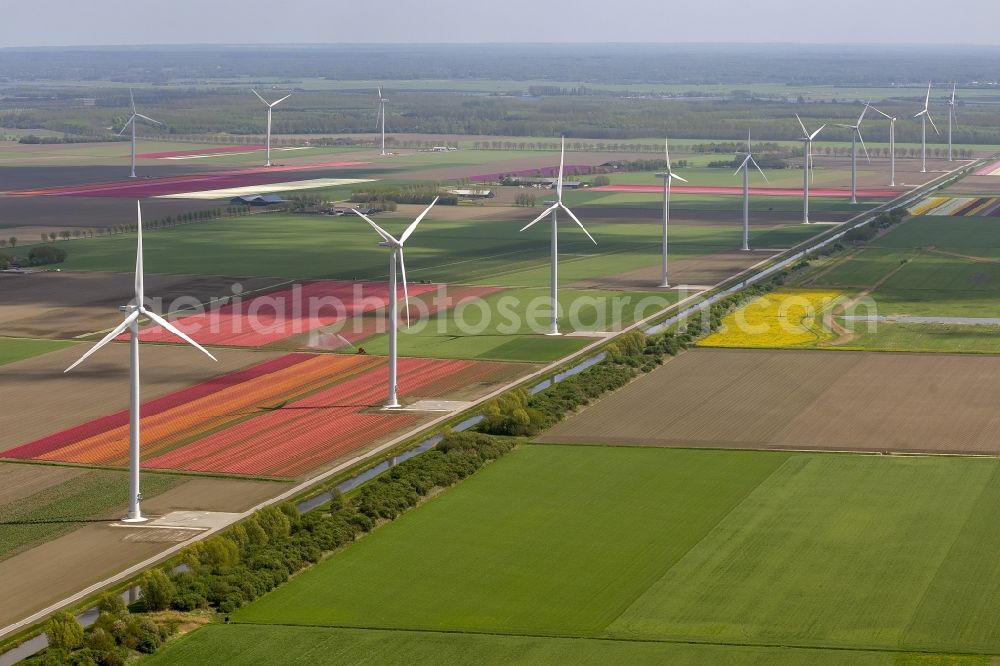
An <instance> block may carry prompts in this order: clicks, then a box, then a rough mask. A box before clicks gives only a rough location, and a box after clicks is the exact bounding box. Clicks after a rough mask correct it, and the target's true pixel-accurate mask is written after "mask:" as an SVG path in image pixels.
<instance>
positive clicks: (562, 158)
mask: <svg viewBox="0 0 1000 666" xmlns="http://www.w3.org/2000/svg"><path fill="white" fill-rule="evenodd" d="M565 161H566V137H563V139H562V150H561V152H560V153H559V179H558V180H557V181H556V200H555V201H554V202H553V203H552V205H551V206H549V207H548V208H546V209H545V210H544V211H542V214H541V215H539V216H538V217H536V218H535V219H533V220H532V221H531V222H528V223H527V224H526V225H524V226H523V227H521V231H524V230H525V229H528V228H530V227H532V226H533V225H535V224H536V223H537V222H540V221H542V220H544V219H545V218H546V217H548V215H549V214H550V213H552V212H554V211H557V210H559V209H562V210H563V211H565V213H566V214H567V215H569V216H570V218H572V220H573V221H574V222H576V225H577V226H578V227H580V229H582V230H583V233H585V234H587V238H589V239H590V242H592V243H593V244H594V245H597V241H596V240H594V237H593V236H591V235H590V232H589V231H587V228H586V227H585V226H583V222H581V221H580V219H579V218H578V217H577V216H576V215H575V214H574V213H573V211H571V210H570V209H569V208H567V207H566V204H564V203H563V200H562V185H563V165H564V163H565ZM667 168H668V169H669V168H670V167H669V162H668V167H667ZM678 177H679V176H678Z"/></svg>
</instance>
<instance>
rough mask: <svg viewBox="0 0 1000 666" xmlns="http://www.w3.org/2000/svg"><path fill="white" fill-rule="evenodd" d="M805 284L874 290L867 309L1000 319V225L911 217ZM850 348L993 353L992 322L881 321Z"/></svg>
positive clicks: (984, 220)
mask: <svg viewBox="0 0 1000 666" xmlns="http://www.w3.org/2000/svg"><path fill="white" fill-rule="evenodd" d="M802 284H803V285H808V286H809V287H812V288H837V289H842V290H844V291H846V292H847V293H849V294H850V293H858V292H860V291H862V290H866V291H870V293H868V298H866V302H865V306H864V309H865V312H864V314H871V315H873V314H878V315H911V316H925V317H1000V225H997V224H996V222H995V221H993V220H990V219H987V218H974V217H973V218H964V217H943V216H921V217H915V218H912V219H910V220H908V221H907V222H906V223H905V224H902V225H900V226H898V227H896V228H894V229H892V230H891V231H890V232H889V233H887V234H885V235H884V236H882V237H880V238H878V239H876V240H874V241H873V242H872V244H871V245H870V246H868V247H865V248H863V249H861V250H860V251H858V252H855V253H853V254H851V255H848V256H847V257H846V258H845V259H844V260H841V261H839V262H838V263H836V264H834V265H833V266H832V267H830V268H825V269H824V268H821V269H820V270H819V271H818V272H817V273H814V274H812V275H809V276H806V278H805V280H804V281H802ZM862 328H864V327H859V328H858V329H857V330H858V335H857V336H856V337H855V338H854V339H853V340H846V341H843V345H844V347H845V348H852V349H874V350H893V351H939V352H992V351H995V350H996V349H997V345H995V344H993V342H992V340H991V338H992V336H993V335H994V334H995V332H996V327H992V326H968V325H965V326H955V325H943V324H914V323H908V324H902V323H899V324H885V325H882V324H880V325H879V326H878V328H877V330H874V331H871V330H861V329H862Z"/></svg>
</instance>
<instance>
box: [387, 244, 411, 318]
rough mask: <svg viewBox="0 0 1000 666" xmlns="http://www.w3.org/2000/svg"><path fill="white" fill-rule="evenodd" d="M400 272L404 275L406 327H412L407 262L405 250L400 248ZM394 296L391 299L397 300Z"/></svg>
mask: <svg viewBox="0 0 1000 666" xmlns="http://www.w3.org/2000/svg"><path fill="white" fill-rule="evenodd" d="M399 272H400V273H402V274H403V309H404V310H405V311H406V327H407V328H409V327H410V292H409V291H408V290H407V288H406V261H404V260H403V248H402V247H400V248H399ZM395 297H396V294H393V295H392V296H391V297H390V298H395Z"/></svg>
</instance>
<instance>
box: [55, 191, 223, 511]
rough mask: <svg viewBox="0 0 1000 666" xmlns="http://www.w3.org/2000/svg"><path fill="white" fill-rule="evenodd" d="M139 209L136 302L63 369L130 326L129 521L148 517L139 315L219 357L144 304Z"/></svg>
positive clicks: (137, 204) (72, 366)
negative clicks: (142, 478)
mask: <svg viewBox="0 0 1000 666" xmlns="http://www.w3.org/2000/svg"><path fill="white" fill-rule="evenodd" d="M136 211H137V216H138V217H137V220H138V223H137V225H136V226H137V229H138V231H139V238H138V243H137V246H136V252H135V302H134V303H130V304H128V305H123V306H122V307H120V308H119V310H120V311H121V312H127V313H128V316H126V317H125V319H124V320H123V321H122V323H120V324H118V326H116V327H115V328H114V329H113V330H112V331H111V332H110V333H108V334H107V335H106V336H104V339H103V340H101V341H100V342H98V343H97V344H96V345H94V346H93V347H91V348H90V351H88V352H87V353H86V354H84V355H83V356H81V357H80V359H79V360H78V361H77V362H76V363H74V364H73V365H71V366H69V367H68V368H66V369H65V370H64V371H63V372H69V371H70V370H72V369H73V368H75V367H76V366H78V365H80V364H81V363H83V362H84V361H85V360H87V359H88V358H89V357H90V356H91V355H92V354H93V353H94V352H96V351H97V350H98V349H100V348H101V347H103V346H104V345H106V344H108V343H109V342H111V341H112V340H114V339H115V338H116V337H118V336H119V335H121V334H122V333H123V332H125V329H126V328H127V329H128V330H129V333H130V336H129V359H130V360H129V391H128V395H129V433H128V454H129V455H128V458H129V500H128V515H126V516H125V518H124V520H123V522H126V523H141V522H144V521H145V520H146V518H143V517H142V512H141V511H140V509H139V502H140V501H141V500H142V495H141V494H140V492H139V405H140V401H139V317H141V316H146V317H149V318H150V319H151V320H153V321H154V322H155V323H157V324H159V325H160V326H162V327H163V328H164V329H166V330H168V331H170V332H171V333H173V334H174V335H176V336H177V337H179V338H180V339H181V340H184V341H185V342H187V343H188V344H190V345H193V346H194V347H195V348H196V349H198V350H200V351H201V352H203V353H204V354H205V355H206V356H208V357H209V358H210V359H212V360H213V361H214V360H216V358H215V357H214V356H212V355H211V354H210V353H209V352H208V351H207V350H206V349H205V348H204V347H202V346H201V345H199V344H198V343H197V342H195V341H194V340H192V339H191V338H190V337H188V335H187V334H186V333H184V332H183V331H181V330H180V329H178V328H177V327H175V326H174V325H173V324H171V323H170V322H168V321H167V320H166V319H164V318H163V317H161V316H160V315H158V314H156V313H155V312H153V311H152V310H147V309H146V307H145V304H144V303H145V293H144V292H143V286H142V278H143V268H142V206H141V205H140V204H139V202H138V201H137V202H136Z"/></svg>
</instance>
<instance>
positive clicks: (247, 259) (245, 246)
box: [63, 211, 822, 286]
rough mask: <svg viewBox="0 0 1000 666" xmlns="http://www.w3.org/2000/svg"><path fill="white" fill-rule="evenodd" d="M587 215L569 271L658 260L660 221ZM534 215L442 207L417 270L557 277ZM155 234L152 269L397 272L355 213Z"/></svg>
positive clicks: (421, 245)
mask: <svg viewBox="0 0 1000 666" xmlns="http://www.w3.org/2000/svg"><path fill="white" fill-rule="evenodd" d="M578 214H579V216H580V217H581V219H582V220H583V221H584V223H585V224H587V225H588V228H589V229H590V231H591V233H592V234H593V236H594V238H596V239H597V242H598V245H596V246H595V245H593V244H592V243H591V242H590V241H589V240H588V239H587V238H586V236H584V235H583V234H582V233H580V232H578V231H577V232H574V231H573V229H571V228H570V227H569V226H564V227H563V229H564V233H562V234H561V235H560V253H561V258H562V259H563V260H565V261H569V262H571V263H572V264H573V266H571V267H570V268H567V271H566V273H565V275H564V277H565V279H567V280H573V279H580V278H583V277H587V278H593V277H595V271H596V273H597V275H596V276H601V275H613V274H616V273H621V272H624V271H628V270H631V269H634V268H637V267H641V266H643V265H647V264H648V265H655V263H656V261H657V257H658V256H659V255H658V250H659V230H658V227H657V226H656V225H655V224H648V223H634V224H633V223H606V222H596V223H591V222H590V221H588V220H587V214H586V212H585V211H580V212H579V213H578ZM530 215H531V212H526V214H525V216H524V219H517V220H477V221H462V220H459V221H448V220H440V219H438V220H435V219H433V214H432V215H431V216H430V217H429V218H428V219H427V220H426V221H425V222H424V223H423V224H422V225H421V227H420V228H419V229H418V231H417V233H415V234H414V235H413V238H412V239H411V240H410V242H409V243H408V244H407V247H406V260H407V275H408V277H409V278H410V279H411V280H432V281H435V282H481V283H493V284H496V283H498V282H499V283H502V284H508V285H525V286H540V285H544V284H548V268H547V266H548V263H549V243H548V236H547V231H546V230H545V228H544V226H540V227H538V228H533V229H532V230H530V231H527V232H524V233H518V229H520V227H521V226H523V224H524V223H525V222H527V221H529V220H530V217H529V216H530ZM380 223H383V222H380ZM384 224H385V226H386V227H387V228H388V230H389V231H390V232H395V231H400V230H401V229H402V228H404V226H403V225H404V221H403V220H402V219H399V218H396V219H388V218H387V219H386V220H385V221H384ZM819 231H822V229H817V228H814V227H807V226H804V225H795V224H791V225H785V226H781V227H778V228H773V229H767V228H765V229H751V242H752V243H753V244H754V245H755V246H757V247H788V246H789V245H792V244H794V243H797V242H800V241H802V240H805V239H806V238H808V237H810V236H812V235H814V234H815V233H818V232H819ZM740 233H741V231H740V229H739V225H738V224H737V220H736V219H735V218H734V223H733V225H731V226H729V225H712V226H694V225H687V226H685V225H673V226H672V227H671V246H672V250H673V254H674V255H675V257H677V258H683V257H685V256H692V255H698V254H704V253H708V252H714V251H719V250H723V249H733V248H736V247H738V244H739V237H740ZM145 237H146V241H145V252H146V256H145V265H146V271H147V273H191V274H196V275H197V274H213V275H232V276H270V277H288V278H297V279H307V278H332V279H348V280H350V279H354V278H359V279H385V276H386V273H387V268H386V256H385V251H384V250H382V249H381V248H379V247H378V245H377V242H376V241H377V240H378V236H376V235H375V233H374V232H373V231H372V230H371V229H369V228H368V226H367V225H365V224H364V222H363V221H361V220H355V219H353V218H350V217H341V218H324V217H318V216H315V217H314V216H278V215H259V216H252V217H246V218H238V219H229V220H220V221H214V222H206V223H201V224H190V225H185V226H183V227H176V228H172V229H167V230H152V231H149V232H147V233H146V236H145ZM66 246H67V249H68V251H69V258H68V259H67V261H66V262H65V264H63V268H64V270H82V271H98V270H105V271H117V272H130V271H131V270H132V264H133V263H134V262H135V236H134V235H132V234H125V235H121V236H112V237H110V238H108V237H103V238H90V239H82V240H74V241H72V242H70V243H67V244H66ZM584 259H590V261H583V260H584ZM578 261H579V265H577V263H578ZM574 270H576V272H575V273H574V272H573V271H574Z"/></svg>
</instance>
